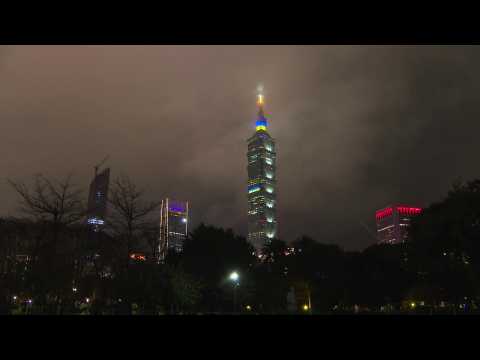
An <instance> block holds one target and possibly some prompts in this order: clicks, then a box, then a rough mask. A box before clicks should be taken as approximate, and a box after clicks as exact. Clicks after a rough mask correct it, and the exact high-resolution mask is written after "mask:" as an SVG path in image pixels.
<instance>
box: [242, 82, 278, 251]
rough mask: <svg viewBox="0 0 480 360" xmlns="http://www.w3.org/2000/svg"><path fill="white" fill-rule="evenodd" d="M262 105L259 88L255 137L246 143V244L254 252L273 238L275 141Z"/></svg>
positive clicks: (274, 224)
mask: <svg viewBox="0 0 480 360" xmlns="http://www.w3.org/2000/svg"><path fill="white" fill-rule="evenodd" d="M263 106H264V95H263V92H262V90H261V89H259V93H258V98H257V107H258V115H257V120H256V123H255V134H254V135H253V136H252V137H250V138H249V139H248V140H247V143H248V152H247V161H248V167H247V169H248V187H247V191H248V193H247V196H248V241H249V242H250V243H251V244H252V245H253V246H254V247H255V249H256V250H257V252H259V251H260V250H261V249H262V248H263V247H264V246H265V245H266V244H268V243H269V242H271V240H272V239H273V238H274V237H276V236H277V217H276V208H277V202H276V191H277V189H276V152H275V140H274V139H273V138H272V137H271V136H270V134H269V133H268V131H267V128H268V124H267V118H266V116H265V114H264V110H263Z"/></svg>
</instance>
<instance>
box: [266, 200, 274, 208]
mask: <svg viewBox="0 0 480 360" xmlns="http://www.w3.org/2000/svg"><path fill="white" fill-rule="evenodd" d="M267 207H268V208H270V209H271V208H273V202H271V201H269V202H267Z"/></svg>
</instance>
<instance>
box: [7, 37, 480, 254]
mask: <svg viewBox="0 0 480 360" xmlns="http://www.w3.org/2000/svg"><path fill="white" fill-rule="evenodd" d="M479 64H480V47H476V46H465V47H464V46H408V47H406V46H3V47H0V153H1V156H0V169H1V170H0V171H1V173H0V176H1V178H2V181H1V182H0V194H1V199H2V201H0V216H8V215H16V214H17V213H16V209H17V204H16V196H15V194H14V193H13V191H12V190H11V189H10V188H9V187H8V185H7V183H6V178H13V179H29V178H30V177H31V176H32V175H34V174H36V173H42V174H44V175H47V176H51V177H60V176H65V175H66V174H68V173H70V172H72V173H73V174H74V176H75V182H76V183H77V184H79V185H82V186H83V187H84V189H85V200H86V198H87V190H88V185H89V183H90V181H91V177H92V175H93V166H94V165H95V164H96V163H97V162H99V161H100V160H102V159H103V158H104V157H105V156H106V155H110V160H109V162H108V165H109V166H110V167H111V171H112V176H116V175H120V174H127V175H129V176H130V177H131V178H132V179H133V180H134V181H135V182H136V183H138V185H140V186H141V187H146V188H147V194H148V195H149V197H150V198H151V199H152V200H160V199H161V198H163V197H167V196H168V197H170V198H178V199H181V200H183V199H185V200H189V201H190V207H191V211H192V221H193V224H194V225H196V224H198V223H199V222H200V221H203V222H206V223H211V224H215V225H218V226H224V227H232V228H233V229H234V230H235V231H238V232H239V233H241V234H242V235H246V227H247V216H246V211H247V198H246V182H247V172H246V164H247V161H246V150H247V149H246V148H247V145H246V139H247V138H248V137H250V136H251V135H252V134H253V133H254V124H255V123H254V121H255V115H256V106H255V101H256V99H255V90H256V88H257V85H258V84H259V83H261V84H263V86H264V88H265V94H266V98H265V100H266V106H265V110H266V114H267V117H268V119H269V132H270V134H271V135H272V136H273V137H274V138H275V139H276V141H277V160H278V162H277V174H278V222H279V234H280V238H281V239H284V240H286V241H291V240H294V239H295V238H297V237H298V236H300V235H302V234H308V235H310V236H312V237H313V238H315V239H316V240H317V241H320V242H324V243H336V244H339V245H341V246H343V247H345V248H346V249H362V248H364V247H366V246H368V245H369V244H372V243H373V242H374V239H373V238H372V235H369V233H368V231H367V230H366V229H365V226H366V227H368V228H369V229H370V231H371V232H372V233H373V232H374V229H375V226H374V214H375V210H377V209H379V208H382V207H384V206H386V205H388V204H390V203H392V202H401V203H407V204H410V203H412V205H419V206H425V205H428V204H429V203H430V202H432V201H437V200H440V199H441V198H442V197H443V196H445V194H446V192H447V191H448V189H449V188H450V186H451V184H452V182H453V181H454V180H455V179H458V178H462V179H464V180H468V179H471V178H474V177H479V176H480V161H479V154H480V141H479V140H478V139H479V133H480V101H479V100H480V68H479ZM362 224H364V225H362Z"/></svg>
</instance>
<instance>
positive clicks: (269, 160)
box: [265, 158, 273, 165]
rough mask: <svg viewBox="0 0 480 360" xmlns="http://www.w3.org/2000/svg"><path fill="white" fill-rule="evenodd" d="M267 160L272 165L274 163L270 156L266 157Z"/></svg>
mask: <svg viewBox="0 0 480 360" xmlns="http://www.w3.org/2000/svg"><path fill="white" fill-rule="evenodd" d="M265 162H266V163H267V164H268V165H272V164H273V161H272V159H270V158H266V159H265Z"/></svg>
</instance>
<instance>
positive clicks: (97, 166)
mask: <svg viewBox="0 0 480 360" xmlns="http://www.w3.org/2000/svg"><path fill="white" fill-rule="evenodd" d="M109 157H110V155H107V156H105V158H104V159H103V160H102V161H101V162H100V163H98V164H97V165H95V166H94V169H95V177H96V176H97V173H98V168H99V167H100V166H102V165H103V164H105V161H107V160H108V158H109Z"/></svg>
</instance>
